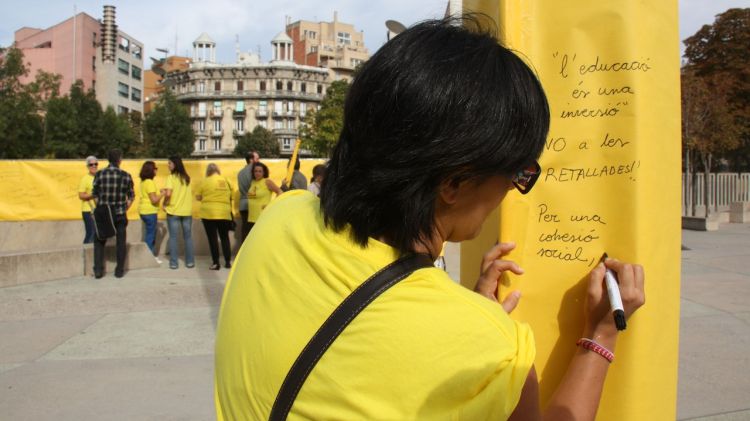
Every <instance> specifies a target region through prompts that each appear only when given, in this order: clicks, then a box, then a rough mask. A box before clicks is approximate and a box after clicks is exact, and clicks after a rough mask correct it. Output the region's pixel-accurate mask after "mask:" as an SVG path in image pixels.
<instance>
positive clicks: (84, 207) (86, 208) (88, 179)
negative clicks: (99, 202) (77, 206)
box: [78, 174, 94, 212]
mask: <svg viewBox="0 0 750 421" xmlns="http://www.w3.org/2000/svg"><path fill="white" fill-rule="evenodd" d="M93 191H94V176H93V175H91V174H86V175H84V176H83V177H82V178H81V182H80V183H78V193H88V194H91V192H93ZM91 211H92V209H91V200H81V212H91Z"/></svg>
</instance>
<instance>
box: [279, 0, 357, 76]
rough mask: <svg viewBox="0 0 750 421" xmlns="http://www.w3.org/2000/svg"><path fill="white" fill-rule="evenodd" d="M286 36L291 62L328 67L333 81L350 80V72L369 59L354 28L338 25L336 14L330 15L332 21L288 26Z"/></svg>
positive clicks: (347, 25)
mask: <svg viewBox="0 0 750 421" xmlns="http://www.w3.org/2000/svg"><path fill="white" fill-rule="evenodd" d="M286 33H287V34H288V35H289V37H290V38H291V40H292V48H293V50H294V52H293V57H294V62H295V63H297V64H301V65H305V66H316V67H325V68H328V69H330V70H331V72H332V76H333V80H340V79H345V80H350V79H351V76H352V73H353V72H354V69H355V68H356V67H357V66H358V65H360V64H362V63H364V62H365V61H367V59H369V58H370V53H369V51H368V50H367V48H366V47H365V40H364V34H363V33H362V32H357V31H356V30H355V29H354V25H351V24H348V23H343V22H339V20H338V13H337V12H333V22H310V21H306V20H299V21H297V22H294V23H289V24H287V25H286Z"/></svg>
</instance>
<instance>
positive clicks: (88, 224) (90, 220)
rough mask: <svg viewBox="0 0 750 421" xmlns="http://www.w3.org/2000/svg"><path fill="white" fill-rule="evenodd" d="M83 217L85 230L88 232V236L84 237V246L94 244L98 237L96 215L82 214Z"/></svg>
mask: <svg viewBox="0 0 750 421" xmlns="http://www.w3.org/2000/svg"><path fill="white" fill-rule="evenodd" d="M81 216H82V217H83V228H84V229H85V230H86V234H84V235H83V244H89V243H93V242H94V236H95V235H96V231H95V229H94V215H92V214H91V212H81Z"/></svg>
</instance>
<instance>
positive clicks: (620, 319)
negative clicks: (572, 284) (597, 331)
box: [600, 252, 627, 330]
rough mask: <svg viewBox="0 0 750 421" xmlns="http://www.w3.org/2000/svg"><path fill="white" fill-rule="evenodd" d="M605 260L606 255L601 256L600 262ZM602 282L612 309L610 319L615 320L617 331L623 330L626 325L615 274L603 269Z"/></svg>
mask: <svg viewBox="0 0 750 421" xmlns="http://www.w3.org/2000/svg"><path fill="white" fill-rule="evenodd" d="M605 260H607V253H606V252H605V253H604V254H603V255H602V258H601V260H600V261H601V262H602V263H604V261H605ZM605 269H606V271H605V272H604V282H605V283H606V284H607V295H608V296H609V307H610V308H611V309H612V317H614V318H615V326H616V327H617V330H625V328H626V327H627V324H626V323H625V309H624V308H623V306H622V297H620V285H619V284H618V283H617V278H616V277H615V273H614V272H613V271H612V270H611V269H609V268H605Z"/></svg>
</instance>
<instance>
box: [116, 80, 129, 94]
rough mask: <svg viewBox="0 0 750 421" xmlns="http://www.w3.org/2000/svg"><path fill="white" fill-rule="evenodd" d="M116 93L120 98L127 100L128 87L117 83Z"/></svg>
mask: <svg viewBox="0 0 750 421" xmlns="http://www.w3.org/2000/svg"><path fill="white" fill-rule="evenodd" d="M117 93H118V94H119V95H120V96H121V97H123V98H127V97H129V96H130V87H128V85H126V84H124V83H122V82H117Z"/></svg>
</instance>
